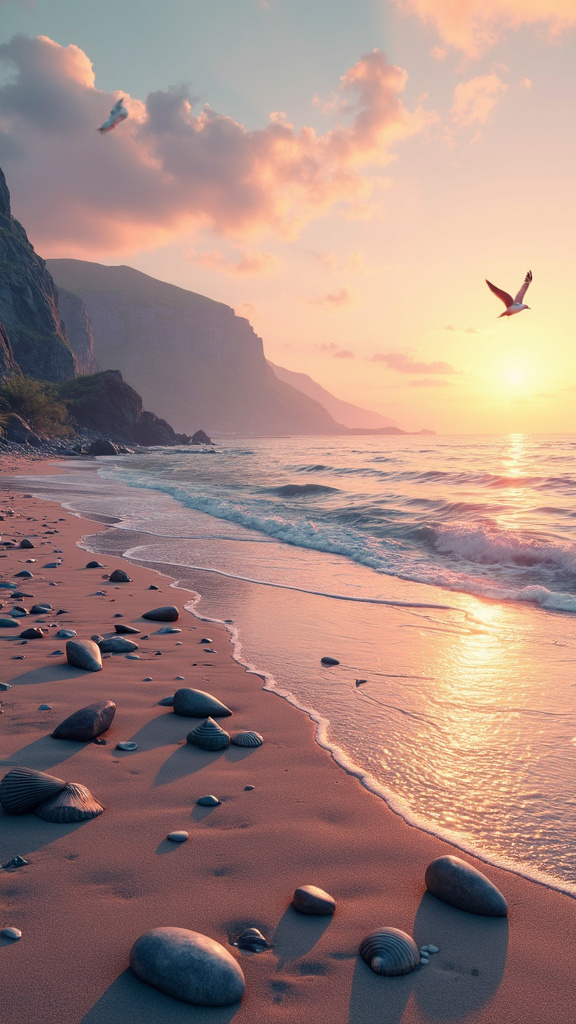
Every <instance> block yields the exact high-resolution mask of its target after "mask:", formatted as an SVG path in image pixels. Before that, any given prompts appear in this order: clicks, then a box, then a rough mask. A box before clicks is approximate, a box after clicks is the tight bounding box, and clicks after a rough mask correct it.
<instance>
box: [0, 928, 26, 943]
mask: <svg viewBox="0 0 576 1024" xmlns="http://www.w3.org/2000/svg"><path fill="white" fill-rule="evenodd" d="M0 935H2V937H3V938H5V939H14V941H16V940H17V939H21V938H22V932H21V931H20V929H19V928H3V929H2V931H0Z"/></svg>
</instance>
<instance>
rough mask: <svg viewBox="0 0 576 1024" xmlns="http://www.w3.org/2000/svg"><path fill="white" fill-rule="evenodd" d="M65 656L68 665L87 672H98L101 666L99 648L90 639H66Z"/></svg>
mask: <svg viewBox="0 0 576 1024" xmlns="http://www.w3.org/2000/svg"><path fill="white" fill-rule="evenodd" d="M66 658H67V660H68V664H69V665H74V666H76V667H77V668H83V669H85V670H86V671H87V672H99V671H100V670H101V668H102V655H101V654H100V648H99V647H97V646H96V644H95V643H94V642H93V641H92V640H68V642H67V644H66Z"/></svg>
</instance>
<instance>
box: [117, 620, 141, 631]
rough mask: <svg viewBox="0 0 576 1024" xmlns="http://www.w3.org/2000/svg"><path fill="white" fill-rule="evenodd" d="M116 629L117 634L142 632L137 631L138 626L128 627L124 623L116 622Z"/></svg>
mask: <svg viewBox="0 0 576 1024" xmlns="http://www.w3.org/2000/svg"><path fill="white" fill-rule="evenodd" d="M114 629H115V630H116V632H117V633H139V632H140V630H139V629H136V626H127V625H126V623H124V622H115V623H114Z"/></svg>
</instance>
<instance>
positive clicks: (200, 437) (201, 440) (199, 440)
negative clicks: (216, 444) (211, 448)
mask: <svg viewBox="0 0 576 1024" xmlns="http://www.w3.org/2000/svg"><path fill="white" fill-rule="evenodd" d="M191 444H212V441H211V439H210V438H209V437H208V434H206V433H205V432H204V431H203V430H197V431H196V433H195V434H192V441H191Z"/></svg>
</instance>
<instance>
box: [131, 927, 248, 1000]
mask: <svg viewBox="0 0 576 1024" xmlns="http://www.w3.org/2000/svg"><path fill="white" fill-rule="evenodd" d="M130 967H131V968H132V970H133V971H134V973H135V974H136V975H137V977H138V978H140V979H141V980H142V981H145V982H147V983H148V984H149V985H153V986H154V987H155V988H159V989H160V991H161V992H166V994H167V995H170V996H174V997H175V998H176V999H181V1000H182V1002H184V1003H192V1004H193V1005H196V1006H230V1005H231V1004H232V1003H237V1002H238V1000H240V999H241V998H242V996H243V994H244V987H245V982H244V975H243V973H242V969H241V967H240V965H239V964H238V962H237V961H236V960H235V959H234V957H233V956H232V954H231V953H229V952H228V950H227V949H224V946H221V945H220V943H219V942H215V941H214V939H210V938H208V936H207V935H201V934H200V933H199V932H193V931H189V930H188V929H187V928H154V929H153V930H152V931H149V932H146V933H145V934H144V935H141V936H140V938H139V939H137V940H136V942H135V943H134V945H133V946H132V949H131V950H130Z"/></svg>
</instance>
